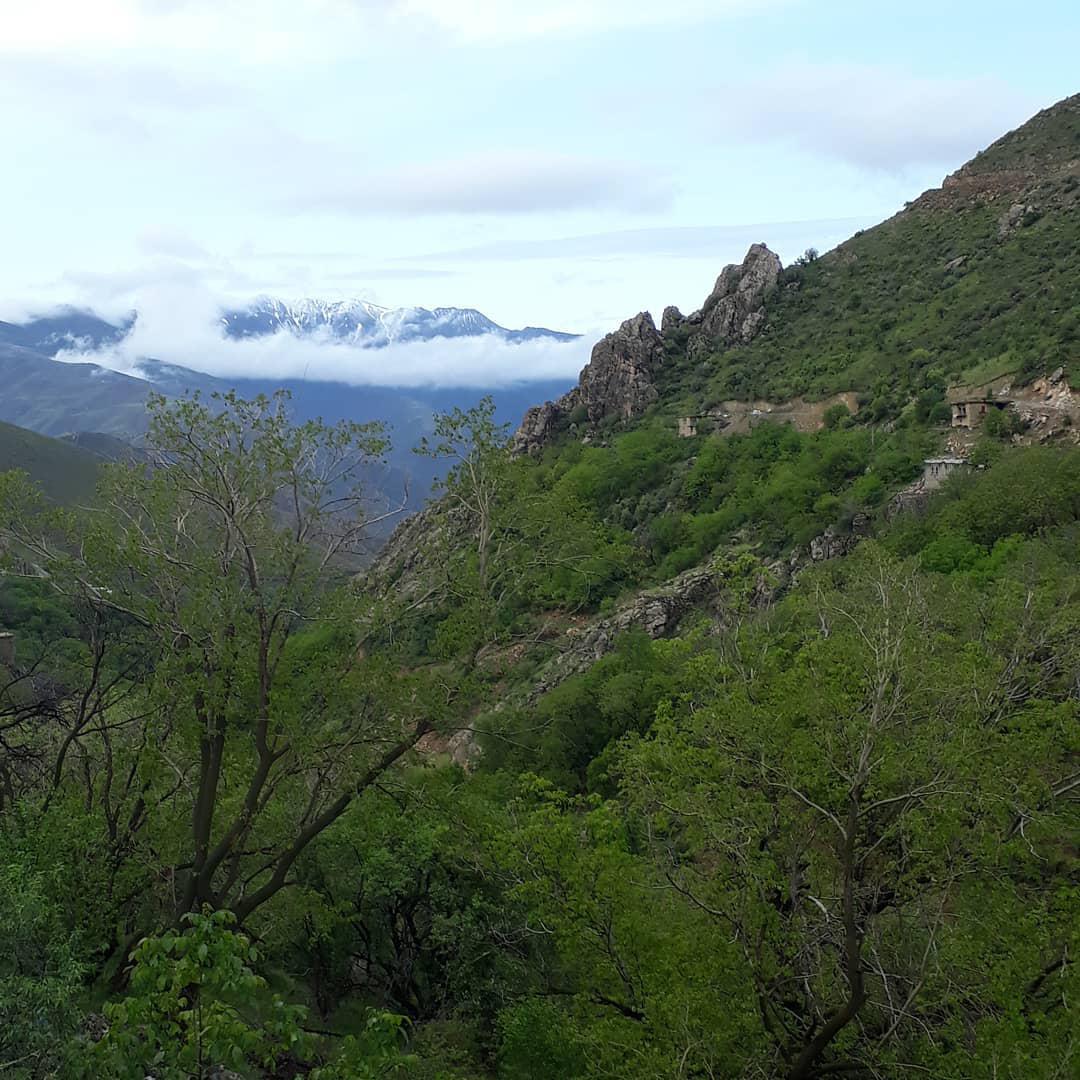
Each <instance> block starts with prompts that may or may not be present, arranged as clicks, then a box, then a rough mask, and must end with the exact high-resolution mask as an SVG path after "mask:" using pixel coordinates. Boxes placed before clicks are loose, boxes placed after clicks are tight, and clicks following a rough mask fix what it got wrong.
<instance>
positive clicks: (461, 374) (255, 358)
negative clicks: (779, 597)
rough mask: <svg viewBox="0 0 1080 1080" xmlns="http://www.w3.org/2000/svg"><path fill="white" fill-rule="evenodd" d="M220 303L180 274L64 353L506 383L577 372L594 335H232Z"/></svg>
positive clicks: (118, 366) (283, 373)
mask: <svg viewBox="0 0 1080 1080" xmlns="http://www.w3.org/2000/svg"><path fill="white" fill-rule="evenodd" d="M220 314H221V312H220V305H219V303H218V302H217V301H216V300H215V299H214V298H213V297H212V296H211V295H210V294H209V293H208V292H207V291H206V290H205V289H203V288H200V287H198V286H196V285H192V286H190V287H184V286H182V285H180V284H178V283H171V284H169V285H163V286H160V287H158V288H154V289H147V290H145V291H144V292H143V293H142V295H141V297H140V303H139V317H138V319H137V321H136V323H135V326H134V327H133V328H132V330H131V332H130V333H129V334H128V335H127V336H126V337H125V338H124V339H123V340H122V341H121V342H120V343H119V344H117V345H115V346H109V347H106V348H103V349H99V350H91V351H85V350H79V349H72V350H68V351H65V352H63V353H61V354H60V355H59V356H58V357H57V359H58V360H60V361H62V362H65V363H92V364H97V365H99V366H101V367H105V368H109V369H111V370H113V371H119V372H123V373H124V374H127V375H136V376H144V375H145V370H144V367H145V361H146V358H147V357H151V358H153V359H155V360H161V361H164V362H166V363H169V364H175V365H178V366H180V367H186V368H190V369H192V370H194V371H200V372H203V373H205V374H207V375H214V376H218V377H220V378H225V379H228V378H256V379H265V380H278V379H312V380H318V381H326V382H341V383H346V384H349V385H352V386H395V387H431V386H435V387H477V388H497V387H501V386H510V385H516V384H520V383H527V382H535V381H539V380H555V379H564V378H565V379H567V380H568V381H571V380H573V379H575V378H576V377H577V374H578V372H579V371H580V369H581V367H582V366H583V365H584V364H585V362H586V361H587V360H588V355H589V350H590V347H591V343H592V342H591V339H589V338H582V339H579V340H576V341H572V342H557V341H550V340H537V341H529V342H522V343H520V344H512V343H509V342H506V341H503V340H502V339H501V338H498V337H496V336H494V335H484V336H481V337H473V338H445V339H436V340H434V341H428V342H405V343H400V344H393V345H390V346H388V347H386V348H383V349H366V348H362V347H360V346H357V345H351V344H348V343H344V342H341V341H336V340H332V339H330V338H318V337H315V338H309V337H304V338H298V337H294V336H293V335H292V334H290V333H288V332H285V331H282V332H279V333H277V334H273V335H270V336H266V337H260V338H245V339H241V340H235V339H231V338H226V337H225V336H224V334H223V332H222V327H221V322H220Z"/></svg>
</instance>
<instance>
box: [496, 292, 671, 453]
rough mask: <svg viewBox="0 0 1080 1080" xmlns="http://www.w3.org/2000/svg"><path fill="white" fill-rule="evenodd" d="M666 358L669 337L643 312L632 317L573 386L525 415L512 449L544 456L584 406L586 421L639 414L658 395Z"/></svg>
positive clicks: (598, 349)
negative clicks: (562, 427) (557, 432)
mask: <svg viewBox="0 0 1080 1080" xmlns="http://www.w3.org/2000/svg"><path fill="white" fill-rule="evenodd" d="M663 361H664V346H663V340H662V339H661V337H660V334H659V332H658V331H657V329H656V324H655V323H654V322H653V320H652V316H651V315H650V314H649V313H648V312H647V311H643V312H641V313H640V314H639V315H635V316H634V317H633V318H632V319H627V320H626V322H624V323H623V324H622V326H620V327H619V329H618V330H616V331H614V332H613V333H611V334H608V335H607V336H606V337H603V338H601V340H600V341H598V342H597V343H596V345H595V346H594V347H593V351H592V357H591V359H590V360H589V362H588V364H586V365H585V367H584V368H583V369H582V371H581V375H580V377H579V378H578V385H577V386H575V387H574V389H573V390H571V391H570V392H569V393H568V394H564V395H563V396H562V397H561V398H559V400H558V401H548V402H546V403H545V404H543V405H537V406H534V407H533V408H531V409H530V410H529V411H528V412H527V413H526V414H525V418H524V419H523V420H522V422H521V426H520V427H519V428H518V430H517V431H516V432H515V433H514V438H513V441H512V442H511V450H512V452H513V453H514V454H515V455H519V456H520V455H522V454H538V453H539V452H540V451H541V450H542V449H543V448H544V447H545V446H546V445H547V444H548V443H549V442H550V441H551V437H552V435H553V433H554V432H555V430H556V429H557V428H558V426H559V425H560V424H561V423H562V422H564V421H565V420H566V419H567V418H568V417H569V416H570V414H571V413H573V412H574V411H575V410H577V409H578V408H579V407H580V408H581V409H583V410H584V417H583V419H586V420H588V421H589V423H593V424H595V423H597V422H598V421H600V420H603V419H604V418H605V417H608V416H615V417H618V418H619V419H620V420H630V419H631V418H633V417H635V416H639V415H640V414H641V413H643V412H644V411H645V410H646V409H647V408H648V407H649V405H651V404H652V403H653V402H654V401H655V400H656V398H657V391H656V386H655V382H654V377H655V374H656V372H657V370H658V369H659V368H660V365H661V364H662V363H663Z"/></svg>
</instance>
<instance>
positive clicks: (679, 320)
mask: <svg viewBox="0 0 1080 1080" xmlns="http://www.w3.org/2000/svg"><path fill="white" fill-rule="evenodd" d="M685 322H686V316H685V315H684V314H683V313H682V312H681V311H680V310H679V309H678V308H677V307H675V305H674V304H669V305H668V306H667V307H666V308H664V314H663V317H662V318H661V319H660V335H661V337H666V338H669V337H671V335H672V334H674V333H675V331H676V330H678V329H679V328H680V327H681V326H682V325H683V323H685Z"/></svg>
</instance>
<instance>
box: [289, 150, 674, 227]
mask: <svg viewBox="0 0 1080 1080" xmlns="http://www.w3.org/2000/svg"><path fill="white" fill-rule="evenodd" d="M673 195H674V188H673V185H672V183H671V181H670V179H668V178H667V177H666V176H665V175H664V174H662V173H660V172H657V171H655V170H653V169H652V168H648V167H645V166H642V165H640V164H636V163H628V162H620V161H609V160H605V159H602V158H589V157H574V156H571V155H565V154H545V153H537V152H535V151H521V152H513V151H503V152H494V153H485V154H473V155H470V156H468V157H461V158H457V159H454V160H448V161H435V162H426V163H419V164H412V165H408V166H404V167H401V168H396V169H393V170H388V171H385V172H381V173H374V174H368V175H361V174H358V175H356V176H354V177H352V178H350V179H348V180H344V181H335V182H334V183H333V184H331V185H328V186H326V187H324V188H323V189H322V190H319V189H315V190H306V191H305V192H304V193H303V197H302V199H301V198H299V197H297V199H296V200H295V201H294V202H293V203H292V207H293V209H296V210H300V209H303V210H305V211H309V210H311V209H321V210H325V211H331V212H337V213H341V212H344V213H351V214H379V213H383V214H385V213H393V214H410V215H414V214H466V213H496V214H528V213H536V212H538V211H560V210H592V209H598V208H615V209H621V210H628V211H632V212H644V211H652V210H660V209H663V208H664V207H666V206H667V205H668V204H669V203H670V202H671V200H672V197H673Z"/></svg>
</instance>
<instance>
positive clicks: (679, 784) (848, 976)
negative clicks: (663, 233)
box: [0, 98, 1080, 1080]
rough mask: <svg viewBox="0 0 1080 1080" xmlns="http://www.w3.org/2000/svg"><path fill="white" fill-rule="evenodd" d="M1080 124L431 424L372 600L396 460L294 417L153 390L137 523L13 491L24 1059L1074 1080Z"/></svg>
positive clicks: (8, 623) (526, 1078)
mask: <svg viewBox="0 0 1080 1080" xmlns="http://www.w3.org/2000/svg"><path fill="white" fill-rule="evenodd" d="M1078 107H1080V99H1077V98H1072V99H1069V100H1068V101H1066V102H1063V103H1061V104H1059V105H1058V106H1055V107H1054V108H1053V109H1050V110H1047V111H1046V112H1045V113H1042V114H1040V115H1039V116H1038V117H1036V118H1035V119H1034V120H1033V121H1032V122H1031V124H1030V125H1027V126H1025V127H1024V128H1021V129H1018V131H1016V132H1014V133H1011V134H1010V135H1008V136H1006V137H1005V138H1004V139H1003V140H1001V141H1000V142H999V143H997V144H995V145H994V146H993V147H991V148H989V150H987V151H986V152H985V153H984V154H982V155H980V156H979V157H978V158H976V159H975V161H974V162H973V163H971V164H970V165H968V166H965V167H964V168H962V169H960V170H959V171H958V172H957V173H954V174H953V176H952V177H950V178H949V180H948V182H947V183H946V184H945V185H944V186H943V187H942V188H941V189H938V190H935V191H931V192H927V193H925V194H924V195H922V196H921V197H920V198H918V199H916V200H915V201H914V202H913V203H912V204H911V205H910V206H909V207H908V208H907V209H905V210H904V211H903V212H902V213H901V214H899V215H897V216H896V217H894V218H892V219H890V220H889V221H887V222H885V223H883V224H882V225H880V226H878V227H877V228H875V229H871V230H867V231H866V232H865V233H863V234H861V235H859V236H856V237H853V238H852V239H851V240H850V241H848V242H847V243H845V244H843V245H841V246H840V247H839V248H838V249H837V250H836V251H833V252H830V253H828V254H826V255H823V256H821V257H810V256H808V257H807V258H805V259H804V260H801V261H800V263H799V264H798V265H796V266H795V267H793V268H789V269H787V270H786V271H782V270H781V268H780V267H779V266H778V263H777V261H776V259H775V256H773V255H772V253H771V252H769V251H768V249H767V248H762V247H761V246H760V245H755V248H752V249H751V252H752V256H753V257H752V258H751V257H749V256H748V260H747V261H746V262H744V264H743V267H736V268H730V269H729V270H727V271H725V273H724V274H723V275H721V282H720V283H718V287H717V289H716V290H714V293H713V295H712V296H711V297H710V301H711V304H707V305H706V307H707V310H706V309H704V308H703V310H702V312H700V313H695V314H694V315H692V316H689V317H687V318H683V317H682V316H681V315H679V314H678V313H677V312H673V313H669V315H668V316H667V317H665V318H664V319H663V320H662V321H661V331H658V330H657V329H656V327H655V325H654V324H653V322H652V320H651V318H647V317H645V316H644V315H642V316H639V317H637V318H634V319H630V320H628V321H627V323H625V324H624V325H623V327H621V328H620V329H619V330H618V331H617V332H615V333H613V334H611V335H608V336H607V337H606V338H605V339H604V340H603V341H602V342H600V343H599V344H598V345H597V347H596V349H595V350H594V353H593V359H592V361H591V362H590V368H589V369H588V370H587V372H586V373H583V378H582V380H581V382H580V383H579V386H578V388H576V389H575V390H574V391H572V392H571V393H570V394H568V395H566V397H565V398H563V399H560V401H559V402H554V403H548V404H547V405H545V406H542V407H539V408H537V409H535V410H532V411H531V416H530V417H527V418H526V422H525V423H524V424H523V431H525V432H526V434H528V435H529V438H528V439H525V440H519V439H512V438H511V437H510V434H509V432H507V431H506V430H505V429H503V428H501V427H500V426H499V425H498V424H497V423H496V422H495V419H494V415H495V414H494V406H493V403H492V402H491V401H490V399H487V400H485V401H484V402H483V403H482V404H481V405H480V406H479V407H477V408H475V409H472V410H470V411H468V412H462V411H460V410H453V411H452V412H450V413H448V414H444V415H439V416H436V417H435V421H434V423H433V425H432V434H431V435H430V436H429V438H428V439H427V440H425V442H424V444H423V446H422V447H421V452H423V453H425V454H427V455H428V456H430V457H432V458H435V459H437V460H439V461H441V462H444V463H449V464H450V466H451V467H450V468H449V469H448V470H447V472H446V475H445V480H444V482H443V484H442V489H441V494H440V497H439V498H438V499H437V500H436V501H434V502H433V503H432V504H431V505H430V506H429V507H428V508H427V509H425V510H424V512H422V513H421V514H418V515H416V516H414V517H412V518H410V519H408V520H406V521H405V522H404V523H402V524H401V525H400V527H399V528H398V529H397V531H396V532H395V534H394V536H393V537H392V538H391V539H390V541H389V542H388V544H387V545H386V546H385V548H384V549H383V551H382V552H381V554H380V556H379V558H378V559H377V561H376V562H375V563H374V564H373V565H372V566H370V567H368V568H367V569H366V570H365V572H364V573H363V574H362V575H360V576H356V575H355V574H354V573H353V572H352V568H353V567H354V566H355V565H356V564H355V561H353V558H352V557H353V556H355V554H356V552H358V551H361V550H362V549H363V545H362V541H363V538H364V534H365V531H366V527H367V526H368V525H369V524H370V522H367V521H365V520H364V514H365V508H366V507H368V506H370V500H366V499H365V498H364V494H363V491H362V490H360V489H358V488H356V487H354V486H353V483H352V482H353V481H356V480H359V481H363V479H364V478H365V477H368V476H370V475H371V474H372V470H373V469H375V468H376V463H377V462H378V460H379V459H380V458H381V456H382V454H383V453H384V450H385V447H384V444H383V440H382V438H381V436H380V435H379V434H378V433H377V432H374V431H372V429H371V428H370V427H367V426H365V425H357V424H347V423H342V424H339V425H336V426H333V427H330V426H326V425H324V424H322V423H321V422H318V421H312V422H309V423H306V424H304V425H302V426H301V427H299V428H297V427H295V426H293V425H292V423H291V422H290V420H289V417H288V415H287V412H286V409H285V405H284V402H283V401H280V400H277V401H267V400H266V399H261V400H259V401H255V402H246V401H242V400H240V399H238V398H234V397H229V398H228V399H226V400H224V401H223V402H221V403H220V405H219V404H215V405H214V407H213V408H211V407H210V406H208V405H206V404H205V403H201V402H199V401H197V400H186V401H176V400H164V399H162V400H155V401H154V402H153V403H152V407H151V412H150V417H149V421H150V422H149V431H148V434H147V443H146V445H147V449H148V451H149V452H151V453H152V454H153V456H154V460H162V461H168V462H171V466H164V465H163V466H162V467H158V468H154V469H148V468H146V467H145V465H143V464H141V462H140V459H139V458H138V457H129V458H125V457H121V458H120V460H119V461H118V462H117V463H116V465H115V467H114V468H110V469H109V470H106V471H105V475H104V484H105V486H104V489H103V495H104V496H106V497H107V499H108V506H109V508H110V512H109V513H108V514H103V513H95V512H93V511H92V510H91V511H86V512H83V511H81V510H77V511H75V512H73V513H71V514H70V515H67V514H63V515H61V514H55V513H50V512H48V508H46V509H45V510H44V511H42V510H40V509H39V508H37V507H35V506H34V505H33V503H32V501H30V500H25V499H22V498H20V497H19V493H18V492H13V493H7V494H11V495H13V496H14V497H13V498H11V499H10V501H8V502H6V503H4V504H3V505H0V551H3V550H8V551H14V550H20V549H21V550H22V551H25V552H27V553H28V554H29V555H30V557H31V558H32V560H33V562H34V564H35V565H36V566H38V567H40V569H41V574H40V576H37V577H34V578H31V579H21V580H17V581H16V580H12V581H9V582H8V583H7V585H5V587H4V588H3V589H0V621H2V622H3V625H4V626H5V628H7V629H9V630H10V631H13V632H14V634H15V640H14V641H13V640H12V638H11V637H7V638H5V641H4V643H3V645H4V648H5V649H6V650H7V651H6V654H5V656H6V659H3V662H2V663H0V931H2V933H3V939H4V941H5V943H6V945H7V947H8V952H9V954H10V955H11V957H12V960H11V961H8V962H4V961H0V1061H5V1062H14V1063H15V1068H16V1069H17V1070H18V1071H16V1072H15V1073H14V1074H13V1075H16V1076H19V1077H21V1078H23V1080H50V1078H52V1077H69V1076H70V1077H73V1078H87V1080H89V1078H91V1077H93V1078H94V1080H98V1078H105V1080H129V1078H138V1077H144V1076H150V1075H153V1076H160V1077H169V1078H173V1077H176V1078H177V1080H180V1078H181V1077H193V1076H197V1077H202V1078H206V1080H209V1078H211V1077H242V1078H245V1080H246V1078H251V1080H256V1078H274V1080H279V1078H280V1080H286V1078H294V1077H299V1076H307V1077H310V1078H311V1080H351V1078H354V1077H372V1078H374V1077H382V1078H389V1077H409V1078H410V1080H414V1078H415V1080H718V1078H731V1080H736V1078H738V1080H774V1078H775V1080H779V1078H783V1080H831V1078H834V1077H852V1078H855V1080H886V1078H888V1080H892V1078H894V1077H909V1076H910V1077H932V1078H935V1080H1062V1078H1065V1077H1068V1076H1075V1075H1077V1065H1078V1062H1080V1043H1078V1040H1077V1024H1076V1008H1075V1005H1076V1001H1077V1000H1078V998H1080V965H1078V964H1077V963H1076V962H1075V958H1076V956H1077V954H1078V951H1080V922H1078V920H1077V917H1076V916H1077V903H1078V889H1077V882H1078V881H1080V859H1078V854H1080V799H1078V796H1080V562H1078V558H1077V553H1078V551H1080V437H1078V433H1080V394H1077V393H1075V392H1073V391H1072V390H1071V389H1070V379H1071V380H1073V381H1074V382H1075V381H1076V378H1077V370H1076V368H1077V361H1078V359H1080V356H1078V342H1077V326H1078V322H1077V320H1078V314H1080V313H1078V309H1077V297H1078V296H1080V290H1078V285H1080V264H1078V261H1077V259H1078V254H1077V251H1078V244H1077V240H1078V239H1080V237H1078V235H1077V219H1078V218H1080V207H1078V204H1077V187H1078V185H1080V181H1078V180H1077V178H1076V169H1077V146H1076V133H1077V123H1076V119H1077V110H1078ZM755 249H756V251H755ZM778 275H779V276H778ZM744 286H745V287H744ZM714 316H715V317H714ZM705 335H708V337H707V341H706V340H705ZM721 341H723V342H732V341H741V342H742V344H739V345H734V346H730V347H721V346H720V345H718V344H717V343H718V342H721ZM703 345H704V346H705V347H704V348H703ZM710 346H711V347H710ZM1057 368H1061V369H1062V370H1061V371H1057V370H1056V369H1057ZM1004 372H1011V373H1012V374H1011V375H1010V379H1011V384H1012V390H1011V391H1010V393H1011V394H1012V399H1011V400H1010V401H1009V402H1006V401H1005V400H1002V399H999V398H994V399H993V400H989V401H988V400H986V399H985V397H984V398H981V399H980V400H979V402H978V404H981V405H983V406H986V407H987V413H986V416H985V419H982V420H981V421H980V425H979V426H978V427H977V429H963V430H961V429H960V428H953V427H952V426H951V423H952V420H953V416H952V410H951V408H950V405H949V402H948V399H947V397H946V391H947V389H948V388H949V387H950V386H951V385H952V384H954V383H956V382H958V381H961V380H968V381H977V380H979V379H982V378H984V377H986V378H988V377H990V376H991V375H994V374H1000V373H1004ZM1018 387H1019V389H1018ZM838 391H850V393H848V394H847V395H846V396H845V398H844V399H843V400H842V401H841V400H836V401H833V402H830V403H828V405H827V406H826V404H825V403H824V402H821V401H820V399H821V398H822V397H823V396H826V395H830V394H832V393H834V392H838ZM795 394H801V395H805V396H807V397H809V398H815V397H816V398H818V399H819V404H818V406H817V407H816V411H815V409H813V408H807V407H806V403H805V402H803V403H801V404H800V406H799V409H800V411H799V413H798V414H797V415H796V413H795V412H794V411H783V410H780V411H777V412H775V413H770V411H769V407H768V402H769V400H772V401H780V400H784V399H786V398H789V397H790V396H791V395H795ZM1024 394H1027V397H1024ZM762 399H765V400H762ZM732 401H735V402H736V404H737V407H736V406H734V405H732V404H731V402H732ZM746 402H749V403H750V404H745V403H746ZM721 403H724V404H723V407H720V406H721ZM1029 406H1030V407H1029ZM793 408H794V406H792V409H793ZM736 413H738V416H739V421H740V422H739V423H735V422H734V421H733V420H732V417H733V416H734V415H735V414H736ZM1050 414H1053V417H1051V415H1050ZM965 415H966V414H965ZM957 419H959V417H958V418H957ZM680 420H681V421H682V423H680ZM787 420H791V421H792V422H791V423H787V422H784V421H787ZM742 421H745V423H743V422H742ZM778 421H779V422H778ZM698 422H700V423H698ZM529 425H531V426H529ZM519 434H520V433H519ZM88 445H94V446H97V447H99V448H101V447H107V446H110V445H111V440H101V439H98V438H96V437H95V438H93V439H90V440H89V441H88ZM4 446H9V447H10V449H8V450H6V451H5V452H6V453H7V456H8V461H7V464H8V465H9V466H10V465H19V466H22V467H24V468H26V469H28V471H30V472H31V474H32V475H36V476H37V477H38V478H40V479H41V480H42V481H43V482H44V483H46V485H48V486H49V487H50V489H51V491H52V493H53V495H54V497H55V498H61V499H67V500H71V499H72V498H75V497H77V494H75V495H73V493H72V490H71V489H72V488H78V487H79V486H80V485H81V484H82V483H83V482H86V481H88V480H89V478H90V477H91V476H92V473H93V469H92V464H91V463H88V461H87V459H86V458H85V457H78V459H77V460H78V462H79V466H78V468H76V466H75V461H76V457H74V456H73V455H76V454H77V451H76V450H74V449H73V448H71V447H69V446H66V445H64V444H60V443H54V442H52V441H51V440H47V439H41V438H39V437H37V436H31V435H29V434H28V433H25V432H20V431H19V430H18V429H11V428H0V447H4ZM927 459H929V460H927ZM78 478H81V479H78ZM77 480H78V482H76V481H77ZM0 497H6V493H5V492H4V491H3V488H2V486H0ZM60 519H63V520H62V521H61V520H60ZM16 642H17V645H18V648H17V650H16V652H15V654H14V656H13V654H12V646H13V645H14V644H15V643H16ZM8 673H13V674H14V676H15V677H14V678H6V675H7V674H8ZM24 673H25V674H27V675H29V676H30V677H22V676H23V675H24ZM0 1071H2V1070H0Z"/></svg>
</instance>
